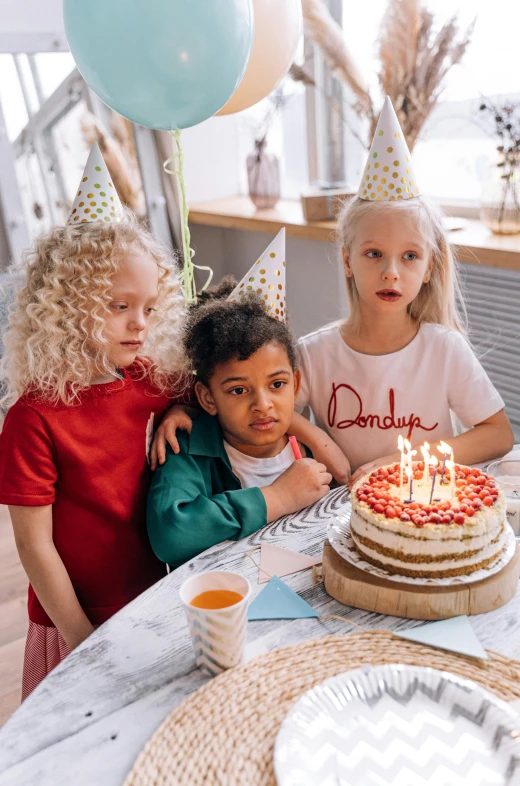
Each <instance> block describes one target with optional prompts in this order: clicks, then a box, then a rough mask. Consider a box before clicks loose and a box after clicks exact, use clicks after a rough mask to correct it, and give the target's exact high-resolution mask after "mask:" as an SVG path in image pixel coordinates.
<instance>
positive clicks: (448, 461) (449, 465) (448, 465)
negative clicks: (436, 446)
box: [446, 459, 455, 469]
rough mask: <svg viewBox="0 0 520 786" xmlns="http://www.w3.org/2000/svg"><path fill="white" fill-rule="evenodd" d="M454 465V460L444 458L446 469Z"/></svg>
mask: <svg viewBox="0 0 520 786" xmlns="http://www.w3.org/2000/svg"><path fill="white" fill-rule="evenodd" d="M454 466H455V462H454V461H450V460H449V459H446V467H447V468H448V469H453V467H454Z"/></svg>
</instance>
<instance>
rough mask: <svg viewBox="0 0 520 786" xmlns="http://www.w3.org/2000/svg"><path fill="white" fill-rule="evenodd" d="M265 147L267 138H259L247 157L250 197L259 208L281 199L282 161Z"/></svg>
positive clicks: (263, 208) (269, 205)
mask: <svg viewBox="0 0 520 786" xmlns="http://www.w3.org/2000/svg"><path fill="white" fill-rule="evenodd" d="M265 147H266V140H265V139H257V140H256V142H255V151H254V152H253V153H250V154H249V155H248V157H247V182H248V187H249V198H250V200H251V202H252V203H253V204H254V205H255V207H256V208H257V209H258V210H266V209H268V208H272V207H274V206H275V205H276V203H277V202H278V201H279V199H280V162H279V161H278V158H277V156H275V155H274V154H273V153H268V152H267V151H266V149H265Z"/></svg>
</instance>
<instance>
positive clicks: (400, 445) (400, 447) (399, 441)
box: [397, 434, 404, 500]
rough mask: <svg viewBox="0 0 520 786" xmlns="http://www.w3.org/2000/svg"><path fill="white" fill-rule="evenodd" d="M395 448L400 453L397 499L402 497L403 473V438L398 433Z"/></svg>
mask: <svg viewBox="0 0 520 786" xmlns="http://www.w3.org/2000/svg"><path fill="white" fill-rule="evenodd" d="M397 450H398V451H399V452H400V453H401V468H400V472H399V499H401V500H402V499H403V497H404V494H403V473H404V452H403V451H404V440H403V438H402V436H401V435H400V434H399V436H398V437H397Z"/></svg>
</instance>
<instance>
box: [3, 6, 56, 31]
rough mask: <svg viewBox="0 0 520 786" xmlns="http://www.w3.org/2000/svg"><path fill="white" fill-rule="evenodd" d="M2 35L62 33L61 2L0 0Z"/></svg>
mask: <svg viewBox="0 0 520 786" xmlns="http://www.w3.org/2000/svg"><path fill="white" fill-rule="evenodd" d="M0 30H1V31H2V33H59V34H61V33H64V32H65V31H64V28H63V14H62V0H44V1H42V0H18V2H15V1H14V0H0Z"/></svg>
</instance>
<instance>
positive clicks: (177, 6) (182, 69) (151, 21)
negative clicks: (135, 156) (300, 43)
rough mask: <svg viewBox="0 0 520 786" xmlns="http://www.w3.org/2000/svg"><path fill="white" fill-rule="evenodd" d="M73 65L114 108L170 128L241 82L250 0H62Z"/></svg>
mask: <svg viewBox="0 0 520 786" xmlns="http://www.w3.org/2000/svg"><path fill="white" fill-rule="evenodd" d="M64 17H65V29H66V32H67V38H68V41H69V46H70V49H71V52H72V55H73V57H74V60H75V61H76V65H77V67H78V69H79V71H80V73H81V75H82V76H83V78H84V79H85V81H86V82H87V84H88V85H89V86H90V87H91V88H92V90H93V91H94V92H95V93H97V95H98V96H99V97H100V98H101V99H102V100H103V101H104V102H105V103H106V104H108V106H110V107H111V108H112V109H115V110H116V112H119V114H121V115H123V116H124V117H127V118H128V119H129V120H133V121H134V122H135V123H139V124H140V125H143V126H148V127H149V128H156V129H166V130H173V129H177V128H188V127H189V126H194V125H196V124H197V123H201V122H202V121H203V120H206V119H207V118H208V117H211V116H212V115H214V114H215V112H218V110H219V109H221V108H222V107H223V106H224V104H225V103H226V102H227V101H228V99H229V98H230V97H231V96H232V95H233V93H234V92H235V90H236V88H237V87H238V85H239V83H240V81H241V79H242V77H243V75H244V72H245V70H246V67H247V64H248V61H249V56H250V54H251V46H252V44H253V26H254V15H253V7H252V0H64Z"/></svg>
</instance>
